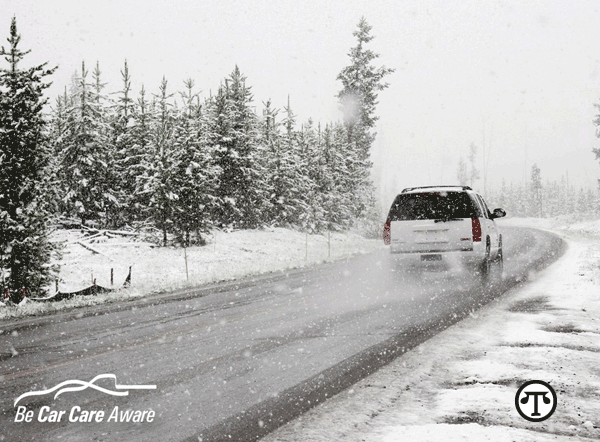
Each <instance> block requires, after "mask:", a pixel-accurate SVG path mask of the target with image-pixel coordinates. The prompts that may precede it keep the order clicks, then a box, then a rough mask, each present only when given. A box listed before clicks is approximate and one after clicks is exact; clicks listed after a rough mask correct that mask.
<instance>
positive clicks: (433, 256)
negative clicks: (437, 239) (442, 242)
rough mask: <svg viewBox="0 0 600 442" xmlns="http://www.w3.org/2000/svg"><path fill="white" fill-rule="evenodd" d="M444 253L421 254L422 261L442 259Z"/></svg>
mask: <svg viewBox="0 0 600 442" xmlns="http://www.w3.org/2000/svg"><path fill="white" fill-rule="evenodd" d="M441 260H442V255H421V261H441Z"/></svg>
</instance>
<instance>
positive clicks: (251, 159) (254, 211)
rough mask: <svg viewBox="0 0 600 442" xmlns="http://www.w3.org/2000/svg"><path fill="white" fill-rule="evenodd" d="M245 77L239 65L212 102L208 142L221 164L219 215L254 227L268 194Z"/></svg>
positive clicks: (223, 219)
mask: <svg viewBox="0 0 600 442" xmlns="http://www.w3.org/2000/svg"><path fill="white" fill-rule="evenodd" d="M251 103H252V93H251V91H250V87H248V86H246V77H245V76H243V75H242V73H241V72H240V70H239V68H238V67H237V66H236V67H235V69H234V70H233V72H232V73H231V75H230V76H229V78H227V79H226V80H225V84H224V85H221V87H220V88H219V91H218V93H217V95H216V96H215V98H214V100H212V101H211V106H210V110H209V111H210V125H209V128H208V129H209V142H210V145H211V146H212V147H213V148H214V152H215V162H216V165H217V166H218V167H219V168H220V176H219V184H218V186H217V192H216V194H217V197H218V198H220V200H221V205H220V207H219V209H218V210H217V219H218V221H219V222H220V223H221V224H222V225H232V226H234V227H237V228H255V227H258V226H259V225H260V224H261V223H262V221H263V215H262V214H264V213H267V212H268V206H269V200H268V197H269V194H268V187H267V186H268V184H267V182H266V180H265V171H264V170H263V168H262V165H261V162H260V161H259V160H260V158H261V157H262V155H261V153H262V152H261V146H260V143H259V142H258V140H259V136H260V135H259V125H258V118H257V116H256V113H255V112H254V110H253V108H252V106H251Z"/></svg>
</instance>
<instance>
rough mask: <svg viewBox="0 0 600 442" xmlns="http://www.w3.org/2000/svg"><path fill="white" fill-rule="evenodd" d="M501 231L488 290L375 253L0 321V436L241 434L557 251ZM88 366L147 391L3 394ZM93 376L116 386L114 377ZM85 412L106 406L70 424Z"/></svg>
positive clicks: (307, 402) (548, 243)
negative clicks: (498, 260) (130, 417)
mask: <svg viewBox="0 0 600 442" xmlns="http://www.w3.org/2000/svg"><path fill="white" fill-rule="evenodd" d="M504 239H505V241H504V244H505V276H506V277H505V286H504V287H501V288H496V289H493V290H491V291H490V290H487V291H485V290H483V289H482V286H481V284H480V282H479V281H478V280H477V279H476V278H472V277H466V276H465V274H464V273H461V272H458V271H455V272H450V273H443V272H424V273H421V274H419V275H417V276H408V277H407V276H406V275H404V274H403V273H402V272H399V271H397V269H396V271H390V270H392V269H393V265H392V266H391V268H390V263H389V260H388V258H389V255H387V253H386V254H372V255H367V256H361V257H358V258H355V259H352V260H348V261H346V262H340V263H335V264H326V265H323V266H320V267H316V268H313V269H311V270H298V271H294V272H289V273H288V274H287V275H286V274H275V275H271V276H263V277H259V278H256V280H247V281H244V282H239V283H236V284H231V283H228V284H222V285H215V286H213V287H212V288H207V289H203V290H200V291H199V292H200V293H198V291H196V292H195V293H186V292H180V293H177V294H174V295H163V296H160V297H153V298H152V299H144V300H140V301H135V302H130V303H126V304H123V305H122V306H116V305H114V304H113V305H105V306H98V307H91V308H86V309H80V310H76V311H72V312H68V313H60V314H57V315H56V316H54V317H44V318H34V319H27V320H20V321H14V322H10V323H9V322H4V323H2V324H0V328H1V329H2V338H3V339H2V347H1V348H0V389H1V391H2V399H1V403H0V410H1V413H2V414H1V416H0V422H1V425H0V426H1V427H2V428H3V434H4V436H6V437H7V439H6V440H21V441H25V440H57V439H58V438H60V440H63V441H79V440H123V441H125V440H127V441H145V440H148V439H149V438H151V439H153V440H164V441H169V440H173V441H179V440H185V439H186V438H189V440H194V441H197V440H199V438H198V437H201V440H203V441H207V440H211V441H212V440H253V439H255V438H256V437H257V436H259V435H261V434H265V433H266V432H268V431H269V430H271V429H273V428H275V427H277V426H278V425H279V424H280V423H281V422H284V421H287V420H289V419H290V418H292V417H294V416H296V415H298V414H299V413H301V412H302V411H304V410H306V409H308V408H310V407H312V406H313V405H314V404H315V403H317V402H319V401H322V400H324V399H326V398H327V397H330V396H332V395H334V394H336V393H337V392H339V391H341V390H342V389H344V388H346V387H348V386H349V385H351V384H352V383H353V382H355V381H357V380H358V379H360V378H362V377H364V376H366V375H368V374H370V373H372V372H373V371H374V370H376V369H377V368H379V367H380V366H382V365H383V364H385V363H387V362H389V361H390V360H391V359H393V358H394V357H396V356H397V355H399V354H401V353H402V352H404V351H406V350H407V349H409V348H412V347H414V346H416V345H418V344H419V343H420V342H423V341H424V340H426V339H427V338H429V337H431V336H432V335H434V334H435V333H437V332H438V331H440V330H442V329H444V328H446V327H447V326H449V325H450V324H452V323H454V322H456V321H458V320H460V319H461V318H463V317H465V316H466V315H468V314H469V313H471V312H472V311H473V309H474V308H476V307H477V306H478V305H481V304H482V303H485V302H486V301H488V300H489V299H491V298H492V297H494V296H498V295H499V294H500V293H501V291H503V290H504V289H505V288H506V287H508V286H512V285H514V284H515V283H517V282H518V281H519V280H523V279H525V278H526V277H527V275H528V273H529V272H530V270H532V269H533V268H535V267H541V266H545V265H547V264H548V263H549V262H551V261H553V260H554V259H555V258H556V257H558V255H559V254H560V253H561V252H562V248H563V243H562V241H561V240H560V239H559V238H558V237H556V236H554V235H551V234H549V233H545V232H540V231H534V230H528V229H517V228H504ZM198 294H200V295H202V296H200V297H198V296H197V295H198ZM100 374H114V375H115V376H116V383H117V384H121V385H122V384H126V385H129V386H132V385H156V389H153V390H147V389H135V388H130V389H129V394H128V395H127V396H113V395H109V394H106V393H105V392H102V391H98V390H97V389H95V388H88V389H87V390H85V391H70V392H65V393H63V394H61V395H59V396H58V397H56V398H55V397H54V395H55V393H56V392H52V393H48V394H45V395H40V396H33V397H25V398H23V399H21V400H20V402H19V403H18V405H17V406H15V405H14V401H15V399H17V398H18V397H19V396H20V395H22V394H24V393H26V392H31V391H34V390H37V391H39V390H45V389H51V388H52V387H54V386H56V385H57V384H60V383H61V382H64V381H67V380H79V381H90V380H91V379H93V378H94V377H95V376H97V375H100ZM96 385H97V386H98V387H104V388H106V389H108V390H112V391H115V390H119V389H118V388H115V381H113V380H107V379H102V380H99V381H97V383H96ZM119 391H123V390H119ZM19 406H22V407H25V408H26V410H27V411H30V410H31V411H33V413H32V418H31V420H32V422H15V420H18V419H17V410H18V408H19ZM44 406H46V407H48V408H43V407H44ZM74 407H75V408H74ZM76 407H79V408H76ZM115 407H119V410H120V411H123V410H127V409H130V410H132V411H134V412H135V411H139V412H140V413H139V416H141V415H142V414H143V411H147V410H153V411H154V412H155V413H156V415H155V417H154V418H153V419H152V421H151V422H149V421H148V420H149V419H148V416H149V415H148V414H146V415H145V416H146V420H145V421H143V422H137V423H132V422H124V423H123V422H115V421H114V420H111V421H107V420H108V419H109V416H112V414H111V413H112V412H113V411H114V410H115ZM41 410H43V411H42V412H41V414H40V411H41ZM63 410H64V411H65V413H64V414H63V416H62V418H61V420H60V422H38V420H39V419H40V418H41V419H42V420H44V419H45V418H48V419H47V420H50V419H49V417H50V416H52V414H51V412H52V411H56V412H57V413H56V414H55V416H57V420H58V416H59V415H60V411H63ZM85 411H104V412H105V416H104V418H103V419H102V421H101V422H70V419H71V418H72V419H84V418H85ZM95 416H96V417H97V416H98V414H96V415H95ZM21 417H22V418H24V417H25V412H24V414H23V415H19V418H21ZM119 419H120V416H119V417H118V419H116V420H119ZM142 420H143V419H142ZM229 435H231V436H232V438H229V437H228V436H229Z"/></svg>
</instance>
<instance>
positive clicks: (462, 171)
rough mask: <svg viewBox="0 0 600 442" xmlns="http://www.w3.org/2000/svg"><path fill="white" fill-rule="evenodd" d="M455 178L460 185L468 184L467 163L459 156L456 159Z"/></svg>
mask: <svg viewBox="0 0 600 442" xmlns="http://www.w3.org/2000/svg"><path fill="white" fill-rule="evenodd" d="M456 179H457V180H458V184H460V185H461V186H466V185H468V184H469V173H468V172H467V163H465V159H464V158H463V157H460V158H459V160H458V167H457V168H456Z"/></svg>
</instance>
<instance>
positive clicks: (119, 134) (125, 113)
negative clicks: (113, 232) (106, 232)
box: [110, 60, 144, 224]
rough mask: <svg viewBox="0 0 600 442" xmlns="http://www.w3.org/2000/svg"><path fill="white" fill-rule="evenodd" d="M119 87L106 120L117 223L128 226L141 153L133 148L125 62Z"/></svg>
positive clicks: (133, 216)
mask: <svg viewBox="0 0 600 442" xmlns="http://www.w3.org/2000/svg"><path fill="white" fill-rule="evenodd" d="M121 78H122V80H123V87H122V89H121V90H120V91H119V92H118V94H117V98H116V100H115V102H114V103H113V105H112V114H111V118H110V132H111V133H110V145H111V146H112V151H113V153H114V161H113V165H112V168H111V169H112V174H111V175H112V176H113V177H114V182H113V186H114V189H115V193H116V195H117V198H118V200H119V209H120V210H119V211H118V212H117V213H115V218H116V219H115V221H117V224H124V223H131V222H133V221H134V220H135V219H136V218H137V214H138V213H139V207H136V204H135V202H136V181H137V176H138V174H140V172H141V161H142V158H143V155H144V151H143V150H140V149H137V147H138V146H139V145H138V144H136V143H135V138H134V134H133V125H134V114H135V109H134V108H135V102H134V100H133V98H132V97H131V76H130V75H129V67H128V65H127V60H125V62H124V65H123V69H122V70H121Z"/></svg>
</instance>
